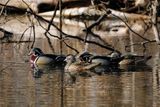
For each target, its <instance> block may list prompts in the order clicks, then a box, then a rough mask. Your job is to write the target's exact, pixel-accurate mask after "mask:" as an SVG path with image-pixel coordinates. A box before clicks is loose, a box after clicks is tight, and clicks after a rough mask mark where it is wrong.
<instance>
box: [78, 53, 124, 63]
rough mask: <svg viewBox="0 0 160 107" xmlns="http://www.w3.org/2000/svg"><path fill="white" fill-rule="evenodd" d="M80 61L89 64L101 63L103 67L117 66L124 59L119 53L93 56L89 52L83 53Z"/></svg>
mask: <svg viewBox="0 0 160 107" xmlns="http://www.w3.org/2000/svg"><path fill="white" fill-rule="evenodd" d="M79 59H80V60H81V61H83V62H88V63H100V64H101V66H112V65H113V66H115V65H118V64H119V62H120V61H121V60H123V59H124V57H123V56H121V54H120V53H118V52H112V53H111V55H93V54H91V53H89V52H83V53H81V54H80V55H79Z"/></svg>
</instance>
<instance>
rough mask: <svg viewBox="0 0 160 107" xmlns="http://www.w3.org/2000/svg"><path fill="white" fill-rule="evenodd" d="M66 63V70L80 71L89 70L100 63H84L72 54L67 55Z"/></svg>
mask: <svg viewBox="0 0 160 107" xmlns="http://www.w3.org/2000/svg"><path fill="white" fill-rule="evenodd" d="M65 61H66V65H65V70H66V71H68V72H75V73H80V72H84V71H87V70H91V69H93V68H95V67H96V66H98V65H100V63H99V62H98V63H96V62H95V63H85V62H82V61H77V59H76V57H75V56H74V55H72V54H70V55H68V56H67V57H66V59H65Z"/></svg>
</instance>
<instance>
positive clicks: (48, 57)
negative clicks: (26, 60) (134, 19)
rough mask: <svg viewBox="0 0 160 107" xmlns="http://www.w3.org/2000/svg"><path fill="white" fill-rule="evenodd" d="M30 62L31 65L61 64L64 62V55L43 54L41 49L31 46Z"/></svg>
mask: <svg viewBox="0 0 160 107" xmlns="http://www.w3.org/2000/svg"><path fill="white" fill-rule="evenodd" d="M28 55H29V56H30V63H31V66H32V67H35V65H51V66H62V65H64V64H65V61H64V60H65V58H66V57H65V56H63V55H54V54H44V53H43V52H42V50H41V49H39V48H33V49H31V51H30V53H29V54H28Z"/></svg>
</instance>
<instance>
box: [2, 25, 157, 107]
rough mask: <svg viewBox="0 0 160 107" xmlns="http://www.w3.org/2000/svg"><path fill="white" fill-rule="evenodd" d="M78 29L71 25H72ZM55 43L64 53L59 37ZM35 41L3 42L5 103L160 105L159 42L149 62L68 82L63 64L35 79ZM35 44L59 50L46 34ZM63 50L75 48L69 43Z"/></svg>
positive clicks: (34, 106) (14, 106)
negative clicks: (32, 60)
mask: <svg viewBox="0 0 160 107" xmlns="http://www.w3.org/2000/svg"><path fill="white" fill-rule="evenodd" d="M72 28H73V27H72V26H71V28H70V29H72ZM67 29H69V28H68V27H67ZM79 29H80V28H78V31H79ZM70 32H71V31H70ZM72 33H73V32H72ZM102 33H103V32H102ZM41 35H42V34H41ZM109 39H110V40H111V42H112V43H113V44H114V46H115V47H116V49H120V50H121V52H124V51H125V49H124V45H125V43H124V41H125V42H126V41H127V43H129V42H130V41H129V40H128V39H126V38H118V39H116V38H115V37H113V39H112V38H111V37H110V38H109ZM135 39H137V37H136V38H135ZM117 41H119V42H117ZM52 43H53V44H52V45H53V47H54V52H55V53H59V52H60V49H59V48H58V47H59V41H57V40H52ZM68 43H70V44H71V45H72V46H74V47H75V48H76V49H79V50H80V51H81V50H83V48H84V45H83V44H81V42H77V41H72V42H68ZM119 44H120V45H119ZM30 45H31V43H20V44H15V43H4V44H0V59H1V60H0V107H159V105H160V97H159V95H160V74H159V64H160V60H159V58H160V54H159V52H160V51H159V48H158V47H157V45H156V44H149V45H147V50H146V52H147V54H151V55H152V59H151V60H150V61H148V62H147V64H148V66H139V67H133V68H129V69H128V68H122V69H123V70H119V71H114V70H113V71H112V72H108V73H106V74H102V75H97V74H95V73H91V74H90V76H80V75H77V76H76V80H75V81H74V82H69V81H67V80H68V77H67V75H64V78H62V77H63V76H62V72H63V69H45V70H43V72H44V73H42V75H40V77H39V78H35V77H34V76H33V69H32V68H31V67H30V64H29V61H28V56H27V54H28V52H29V49H28V47H29V46H30ZM34 46H35V47H39V48H41V49H42V50H43V51H44V52H45V53H52V52H53V51H52V50H51V48H50V45H49V44H48V41H47V39H45V38H44V37H42V38H41V37H39V38H37V39H36V42H35V44H34ZM137 47H138V46H133V47H132V48H133V49H132V51H134V52H136V53H142V52H143V47H138V48H137ZM89 50H90V51H91V52H95V53H107V52H108V51H106V50H105V49H102V48H99V47H98V46H94V45H90V46H89ZM63 53H64V54H68V53H75V52H74V51H73V50H71V49H69V48H66V46H65V45H63ZM63 80H64V81H63Z"/></svg>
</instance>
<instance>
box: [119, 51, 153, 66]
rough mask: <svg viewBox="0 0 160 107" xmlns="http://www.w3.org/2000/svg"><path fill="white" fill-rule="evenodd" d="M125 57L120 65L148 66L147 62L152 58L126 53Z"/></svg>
mask: <svg viewBox="0 0 160 107" xmlns="http://www.w3.org/2000/svg"><path fill="white" fill-rule="evenodd" d="M123 57H124V59H123V60H122V61H120V62H119V64H120V65H146V63H147V61H148V60H149V59H151V58H152V56H148V55H137V54H134V53H126V54H124V55H123Z"/></svg>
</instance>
